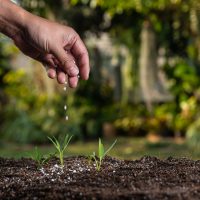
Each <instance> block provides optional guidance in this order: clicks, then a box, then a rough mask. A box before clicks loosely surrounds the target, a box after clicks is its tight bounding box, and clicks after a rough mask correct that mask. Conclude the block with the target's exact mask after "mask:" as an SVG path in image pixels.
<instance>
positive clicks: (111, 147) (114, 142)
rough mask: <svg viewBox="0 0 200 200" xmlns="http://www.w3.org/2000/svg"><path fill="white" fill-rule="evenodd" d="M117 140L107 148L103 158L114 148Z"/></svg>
mask: <svg viewBox="0 0 200 200" xmlns="http://www.w3.org/2000/svg"><path fill="white" fill-rule="evenodd" d="M116 142H117V140H115V141H114V142H113V143H112V145H111V146H110V147H109V149H108V150H107V151H106V152H105V154H104V156H105V155H107V154H108V152H109V151H110V150H111V149H112V148H113V147H114V145H115V144H116Z"/></svg>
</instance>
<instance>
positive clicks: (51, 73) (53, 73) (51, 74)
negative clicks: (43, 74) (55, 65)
mask: <svg viewBox="0 0 200 200" xmlns="http://www.w3.org/2000/svg"><path fill="white" fill-rule="evenodd" d="M47 75H48V77H49V78H51V79H54V78H55V77H56V71H55V69H52V68H51V69H48V71H47Z"/></svg>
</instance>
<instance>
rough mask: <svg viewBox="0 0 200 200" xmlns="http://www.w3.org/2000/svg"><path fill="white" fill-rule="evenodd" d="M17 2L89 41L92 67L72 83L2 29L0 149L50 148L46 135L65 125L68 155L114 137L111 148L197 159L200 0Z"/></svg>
mask: <svg viewBox="0 0 200 200" xmlns="http://www.w3.org/2000/svg"><path fill="white" fill-rule="evenodd" d="M17 3H19V4H20V5H21V6H22V7H24V8H25V9H27V10H29V11H31V12H32V13H35V14H37V15H40V16H43V17H45V18H48V19H50V20H53V21H58V22H60V23H64V24H68V25H70V26H72V27H73V28H74V29H75V30H76V31H77V32H78V33H79V34H80V35H81V37H82V38H83V40H84V42H85V43H86V45H87V47H88V50H89V54H90V60H91V75H90V79H89V80H88V81H80V84H79V86H78V88H77V89H76V90H71V89H68V90H67V92H66V91H64V90H63V86H59V85H58V84H57V83H56V81H53V80H49V79H48V78H47V77H46V73H45V70H44V68H43V67H42V66H41V64H40V63H37V62H36V61H33V60H31V59H29V58H27V57H26V56H24V55H22V54H21V53H20V52H19V51H18V50H17V48H16V47H15V46H14V45H13V44H12V41H10V40H9V39H8V38H6V37H5V36H3V35H1V36H0V155H1V156H8V157H20V156H29V155H30V154H31V152H32V151H33V149H34V146H39V147H40V148H41V150H42V151H43V152H49V151H51V150H52V147H51V146H49V141H48V140H47V136H55V137H60V136H63V135H65V134H67V133H68V134H72V135H74V140H73V143H72V144H71V145H70V146H69V150H68V152H67V154H70V155H75V154H88V153H92V151H94V150H96V148H97V139H98V138H99V137H102V138H104V141H105V142H106V144H110V143H111V142H112V141H113V140H114V139H115V138H118V143H117V145H116V146H115V148H114V149H113V151H112V153H111V155H113V156H116V157H119V158H128V159H133V158H139V157H141V156H143V155H154V156H159V157H161V158H164V157H168V156H176V157H190V158H194V159H198V158H200V77H199V75H200V1H199V0H126V1H125V0H109V1H108V0H56V1H55V0H18V1H17ZM52 31H54V30H52ZM52 40H53V38H52ZM65 104H67V106H68V110H67V115H68V116H69V120H68V121H66V120H65V115H66V112H65V111H64V105H65Z"/></svg>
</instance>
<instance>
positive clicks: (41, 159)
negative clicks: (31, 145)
mask: <svg viewBox="0 0 200 200" xmlns="http://www.w3.org/2000/svg"><path fill="white" fill-rule="evenodd" d="M53 156H55V155H54V154H48V155H42V153H41V152H40V151H39V149H38V147H35V151H34V152H33V153H32V155H31V158H32V159H33V160H35V162H36V163H37V168H38V169H40V168H42V166H43V165H44V164H46V163H47V162H48V161H49V160H50V159H51V158H52V157H53Z"/></svg>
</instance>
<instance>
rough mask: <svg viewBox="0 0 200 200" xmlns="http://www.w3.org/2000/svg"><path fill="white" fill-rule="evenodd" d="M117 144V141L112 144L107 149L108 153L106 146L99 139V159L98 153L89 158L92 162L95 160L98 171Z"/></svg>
mask: <svg viewBox="0 0 200 200" xmlns="http://www.w3.org/2000/svg"><path fill="white" fill-rule="evenodd" d="M116 142H117V140H115V141H114V142H113V143H112V145H111V146H110V147H109V148H108V149H107V151H105V148H104V145H103V143H102V142H101V139H100V138H99V148H98V158H97V157H96V153H95V152H93V154H92V155H91V156H89V158H90V160H91V159H93V160H94V161H95V164H96V169H97V171H100V169H101V165H102V161H103V159H104V157H105V156H106V155H107V154H108V152H109V151H110V150H111V149H112V148H113V147H114V145H115V144H116Z"/></svg>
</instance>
